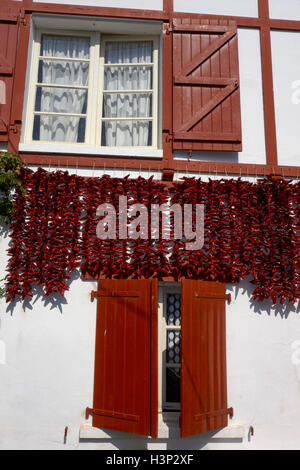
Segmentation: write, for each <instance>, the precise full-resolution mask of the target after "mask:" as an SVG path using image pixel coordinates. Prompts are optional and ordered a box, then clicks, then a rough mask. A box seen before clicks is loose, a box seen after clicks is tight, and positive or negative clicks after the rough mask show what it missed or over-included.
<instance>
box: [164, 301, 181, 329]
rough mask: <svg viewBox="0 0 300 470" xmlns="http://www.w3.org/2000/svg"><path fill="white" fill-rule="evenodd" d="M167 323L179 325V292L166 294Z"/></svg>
mask: <svg viewBox="0 0 300 470" xmlns="http://www.w3.org/2000/svg"><path fill="white" fill-rule="evenodd" d="M167 325H175V326H180V325H181V295H180V294H167Z"/></svg>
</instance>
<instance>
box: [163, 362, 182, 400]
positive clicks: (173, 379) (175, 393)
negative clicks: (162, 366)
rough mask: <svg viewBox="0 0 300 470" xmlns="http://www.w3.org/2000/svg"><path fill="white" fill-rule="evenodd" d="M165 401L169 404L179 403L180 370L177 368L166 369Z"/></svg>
mask: <svg viewBox="0 0 300 470" xmlns="http://www.w3.org/2000/svg"><path fill="white" fill-rule="evenodd" d="M166 401H167V402H169V403H180V368H179V367H167V371H166Z"/></svg>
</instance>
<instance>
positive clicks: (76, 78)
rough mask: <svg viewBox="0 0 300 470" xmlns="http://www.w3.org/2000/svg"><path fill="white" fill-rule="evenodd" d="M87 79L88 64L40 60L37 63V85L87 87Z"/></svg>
mask: <svg viewBox="0 0 300 470" xmlns="http://www.w3.org/2000/svg"><path fill="white" fill-rule="evenodd" d="M88 79H89V63H88V62H66V61H62V60H59V61H55V60H40V62H39V74H38V82H39V83H49V84H55V85H56V84H57V85H77V86H87V85H88Z"/></svg>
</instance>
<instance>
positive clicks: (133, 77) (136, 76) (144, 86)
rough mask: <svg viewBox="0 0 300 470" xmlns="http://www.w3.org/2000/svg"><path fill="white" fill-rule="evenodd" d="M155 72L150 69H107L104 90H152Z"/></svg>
mask: <svg viewBox="0 0 300 470" xmlns="http://www.w3.org/2000/svg"><path fill="white" fill-rule="evenodd" d="M152 75H153V70H152V66H151V65H150V66H149V67H146V66H141V67H135V66H132V67H105V69H104V90H151V89H152V87H153V84H152V82H153V78H152Z"/></svg>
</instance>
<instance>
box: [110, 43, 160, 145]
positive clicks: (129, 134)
mask: <svg viewBox="0 0 300 470" xmlns="http://www.w3.org/2000/svg"><path fill="white" fill-rule="evenodd" d="M152 56H153V48H152V42H151V41H122V42H120V41H115V42H107V43H106V45H105V67H104V94H103V118H104V119H103V128H102V141H103V143H102V145H108V146H147V145H151V138H152V136H151V121H150V120H147V119H145V118H149V117H150V118H151V117H152V92H151V91H149V92H146V90H152V86H153V84H152V80H153V78H152V77H153V66H152V65H151V63H152V60H153V58H152ZM118 64H120V65H118ZM138 64H141V65H138ZM142 64H149V65H142ZM112 92H113V93H112ZM105 118H110V120H107V121H106V120H105ZM118 118H123V119H122V120H120V121H118ZM125 118H131V119H130V120H128V121H126V119H125ZM132 118H136V120H135V119H132ZM139 118H142V119H139Z"/></svg>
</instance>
